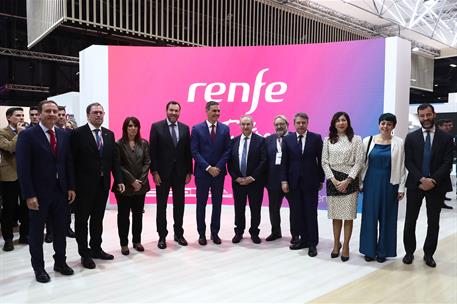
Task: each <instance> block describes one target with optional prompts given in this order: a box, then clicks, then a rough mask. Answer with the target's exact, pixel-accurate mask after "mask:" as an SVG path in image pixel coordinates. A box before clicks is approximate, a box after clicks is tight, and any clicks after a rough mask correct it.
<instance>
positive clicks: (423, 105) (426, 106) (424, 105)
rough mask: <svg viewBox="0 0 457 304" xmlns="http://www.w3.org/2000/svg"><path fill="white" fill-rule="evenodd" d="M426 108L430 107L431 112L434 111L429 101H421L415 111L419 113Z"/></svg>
mask: <svg viewBox="0 0 457 304" xmlns="http://www.w3.org/2000/svg"><path fill="white" fill-rule="evenodd" d="M427 108H430V109H432V112H433V113H435V108H434V107H433V106H432V105H431V104H429V103H423V104H420V105H419V106H418V107H417V113H419V111H422V110H425V109H427Z"/></svg>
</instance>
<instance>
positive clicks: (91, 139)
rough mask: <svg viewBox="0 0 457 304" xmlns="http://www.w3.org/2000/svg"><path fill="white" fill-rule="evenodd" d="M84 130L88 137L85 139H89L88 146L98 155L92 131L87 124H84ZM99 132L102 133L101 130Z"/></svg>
mask: <svg viewBox="0 0 457 304" xmlns="http://www.w3.org/2000/svg"><path fill="white" fill-rule="evenodd" d="M85 131H86V136H87V137H88V138H87V139H88V140H89V143H90V146H91V147H92V149H93V150H94V152H97V154H98V155H100V154H99V153H98V149H97V143H96V142H95V138H94V135H93V132H92V131H91V130H90V127H89V124H86V128H85ZM101 132H102V133H103V130H102V131H101Z"/></svg>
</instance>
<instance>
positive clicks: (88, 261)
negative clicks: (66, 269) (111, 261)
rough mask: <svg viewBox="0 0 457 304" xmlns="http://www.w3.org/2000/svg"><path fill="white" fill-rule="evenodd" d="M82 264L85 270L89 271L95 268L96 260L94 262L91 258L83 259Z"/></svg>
mask: <svg viewBox="0 0 457 304" xmlns="http://www.w3.org/2000/svg"><path fill="white" fill-rule="evenodd" d="M81 264H82V265H83V267H84V268H87V269H94V268H95V262H94V260H92V258H91V257H81Z"/></svg>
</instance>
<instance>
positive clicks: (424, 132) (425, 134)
mask: <svg viewBox="0 0 457 304" xmlns="http://www.w3.org/2000/svg"><path fill="white" fill-rule="evenodd" d="M427 131H429V132H430V147H431V146H433V138H434V137H435V126H433V128H431V129H428V130H427V129H424V128H422V135H423V136H424V143H425V139H426V138H427Z"/></svg>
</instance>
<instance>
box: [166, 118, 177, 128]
mask: <svg viewBox="0 0 457 304" xmlns="http://www.w3.org/2000/svg"><path fill="white" fill-rule="evenodd" d="M167 124H168V126H170V125H171V124H172V122H171V121H169V120H168V118H167ZM175 125H176V126H178V121H176V122H175Z"/></svg>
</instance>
